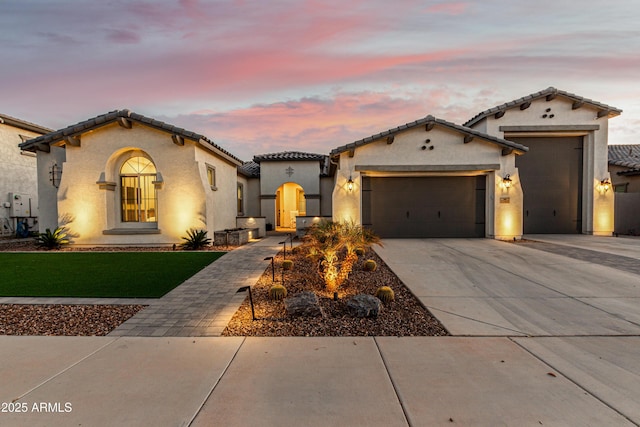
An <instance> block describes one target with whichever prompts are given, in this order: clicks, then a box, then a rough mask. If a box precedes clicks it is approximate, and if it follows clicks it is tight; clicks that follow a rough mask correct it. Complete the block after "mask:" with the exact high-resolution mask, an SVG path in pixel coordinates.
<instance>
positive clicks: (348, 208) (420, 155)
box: [333, 125, 522, 239]
mask: <svg viewBox="0 0 640 427" xmlns="http://www.w3.org/2000/svg"><path fill="white" fill-rule="evenodd" d="M427 139H428V140H429V142H428V143H427ZM423 147H426V149H423ZM429 147H434V148H433V149H429ZM502 148H503V147H502V146H499V145H497V144H494V143H491V142H487V141H483V140H481V139H480V138H475V139H474V140H473V141H471V142H470V143H467V144H464V143H463V135H461V134H460V133H459V132H457V131H454V130H451V129H449V128H446V127H442V126H438V125H436V127H434V128H433V129H432V130H431V131H426V130H425V127H424V126H417V127H414V128H412V129H409V130H405V131H402V132H399V133H397V134H396V135H395V139H394V142H393V143H392V144H387V141H386V138H384V139H381V140H379V141H376V142H373V143H370V144H367V145H363V146H360V147H358V148H356V150H355V153H354V156H353V157H349V154H348V152H344V153H342V154H341V155H340V165H339V169H338V171H337V173H336V185H335V187H334V191H333V218H334V220H336V221H354V222H356V223H358V224H360V223H361V221H362V206H361V177H362V173H367V174H371V176H456V175H458V176H461V175H477V174H479V173H480V174H484V175H486V176H487V191H486V201H485V206H486V235H487V236H489V237H496V238H504V239H511V238H513V237H516V238H519V237H521V236H522V190H521V188H520V185H519V180H518V176H517V171H516V170H515V160H514V159H515V154H510V155H507V156H503V155H502ZM483 165H485V166H486V165H493V167H492V169H491V171H489V172H477V171H476V170H477V169H483ZM366 166H382V167H383V168H382V169H384V166H388V167H398V166H405V167H406V170H405V171H394V172H390V171H387V172H370V171H364V172H361V171H360V170H358V169H362V168H366ZM451 166H455V167H458V168H459V169H462V170H458V171H452V170H448V168H449V167H451ZM428 169H429V170H431V171H430V172H424V170H428ZM421 170H422V171H423V172H420V171H421ZM474 171H476V172H474ZM506 174H511V178H512V179H513V186H512V188H510V189H509V190H508V193H507V192H506V191H505V192H504V193H503V192H502V191H501V187H500V184H501V183H502V177H503V176H504V175H506ZM349 178H351V179H352V180H353V182H354V188H353V191H349V190H348V188H347V182H348V180H349ZM501 196H504V197H508V203H504V202H505V201H506V199H503V203H500V197H501Z"/></svg>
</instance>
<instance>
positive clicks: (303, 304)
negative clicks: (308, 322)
mask: <svg viewBox="0 0 640 427" xmlns="http://www.w3.org/2000/svg"><path fill="white" fill-rule="evenodd" d="M284 308H285V310H286V311H287V314H288V315H289V316H304V317H317V316H324V313H323V312H322V307H320V301H319V300H318V296H317V295H316V294H314V293H313V292H308V291H307V292H300V293H299V294H296V295H293V296H291V297H289V298H287V299H286V300H285V301H284Z"/></svg>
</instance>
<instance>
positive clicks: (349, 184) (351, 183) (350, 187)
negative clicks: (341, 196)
mask: <svg viewBox="0 0 640 427" xmlns="http://www.w3.org/2000/svg"><path fill="white" fill-rule="evenodd" d="M347 190H349V191H353V179H351V177H349V181H347Z"/></svg>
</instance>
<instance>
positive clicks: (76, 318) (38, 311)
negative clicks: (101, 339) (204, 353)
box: [0, 304, 146, 336]
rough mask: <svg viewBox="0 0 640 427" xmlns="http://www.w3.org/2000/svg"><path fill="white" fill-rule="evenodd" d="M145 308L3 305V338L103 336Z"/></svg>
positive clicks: (0, 326)
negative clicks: (8, 336)
mask: <svg viewBox="0 0 640 427" xmlns="http://www.w3.org/2000/svg"><path fill="white" fill-rule="evenodd" d="M144 307H146V306H144V305H59V304H55V305H53V304H52V305H49V304H42V305H26V304H0V335H66V336H103V335H107V334H108V333H109V332H111V331H112V330H114V329H115V328H117V327H118V326H119V325H120V324H121V323H123V322H125V321H126V320H128V319H129V318H130V317H132V316H133V315H134V314H136V313H137V312H138V311H140V310H142V309H143V308H144Z"/></svg>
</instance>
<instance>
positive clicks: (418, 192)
mask: <svg viewBox="0 0 640 427" xmlns="http://www.w3.org/2000/svg"><path fill="white" fill-rule="evenodd" d="M485 179H486V178H485V177H484V176H483V177H480V178H478V177H421V178H367V180H368V181H369V182H368V183H367V184H364V187H363V188H369V189H370V191H369V190H367V191H366V192H367V193H368V194H366V195H365V194H364V192H363V222H365V221H364V219H365V218H366V219H370V224H371V227H372V228H373V230H374V231H375V232H376V233H378V234H379V235H380V236H381V237H484V191H485V190H484V181H485ZM479 182H480V185H479V184H478V183H479ZM478 187H480V190H478ZM478 194H480V197H481V199H480V200H479V199H478ZM365 223H366V222H365Z"/></svg>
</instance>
